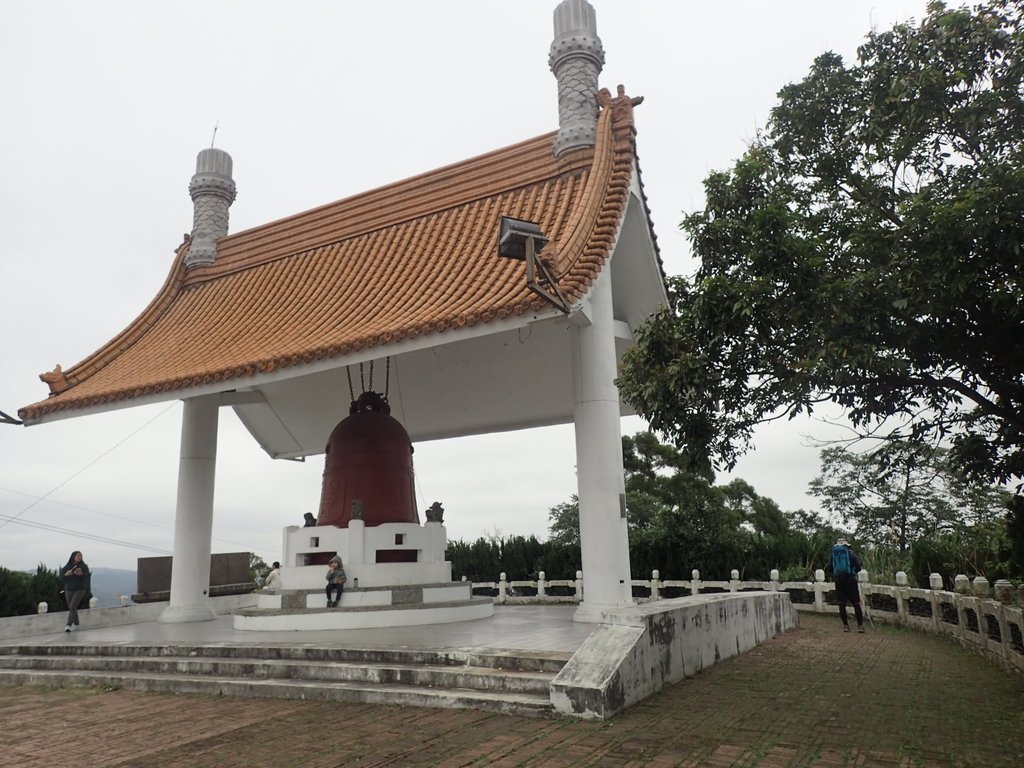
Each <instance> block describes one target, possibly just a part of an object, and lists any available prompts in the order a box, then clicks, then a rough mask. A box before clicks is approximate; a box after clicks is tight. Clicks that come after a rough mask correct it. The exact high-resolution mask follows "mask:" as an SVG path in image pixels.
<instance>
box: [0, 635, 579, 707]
mask: <svg viewBox="0 0 1024 768" xmlns="http://www.w3.org/2000/svg"><path fill="white" fill-rule="evenodd" d="M568 658H569V654H567V653H557V652H555V653H549V652H529V651H502V650H482V649H460V648H443V649H429V648H428V649H423V648H344V647H337V646H319V645H230V644H217V645H197V646H192V645H180V644H162V645H144V644H118V643H105V644H90V643H77V642H76V643H60V644H45V645H17V646H7V647H4V648H0V684H11V685H18V684H34V685H48V686H55V687H68V686H100V687H105V688H128V689H131V690H140V691H160V692H179V693H208V694H214V695H224V696H262V697H275V696H276V697H281V698H297V699H327V700H335V701H354V702H355V701H358V702H368V703H381V704H406V705H411V706H425V707H455V708H459V707H465V708H474V709H485V710H489V711H496V712H505V713H512V714H523V715H551V714H553V712H554V710H553V708H552V706H551V701H550V687H551V682H552V680H553V679H554V677H555V675H556V673H557V672H558V671H559V670H561V668H562V666H564V664H565V662H566V661H567V660H568Z"/></svg>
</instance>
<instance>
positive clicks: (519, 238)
mask: <svg viewBox="0 0 1024 768" xmlns="http://www.w3.org/2000/svg"><path fill="white" fill-rule="evenodd" d="M549 242H551V241H550V240H549V239H548V238H546V237H544V233H543V232H541V231H540V226H539V225H538V224H536V223H535V222H532V221H526V220H525V219H514V218H512V217H511V216H502V217H501V224H500V227H499V229H498V255H499V256H503V257H505V258H506V259H518V260H520V261H525V262H526V287H527V288H529V289H530V290H531V291H533V292H534V293H536V294H537V295H538V296H540V297H541V298H542V299H544V301H546V302H548V303H549V304H551V305H553V306H555V307H557V308H558V309H560V310H561V311H562V312H564V313H565V314H567V315H568V314H569V312H570V308H569V303H568V302H567V301H566V300H565V297H564V296H563V295H562V292H561V291H560V290H558V283H557V282H556V281H555V279H554V277H552V275H551V272H550V271H549V270H548V268H547V265H546V264H545V263H544V262H543V261H541V260H540V259H539V258H538V256H539V254H540V252H541V251H542V250H544V246H546V245H547V244H548V243H549ZM538 275H539V276H540V278H541V280H542V281H543V282H544V283H545V284H546V286H547V287H545V285H542V284H541V283H540V282H538V280H537V276H538Z"/></svg>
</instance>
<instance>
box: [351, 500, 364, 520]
mask: <svg viewBox="0 0 1024 768" xmlns="http://www.w3.org/2000/svg"><path fill="white" fill-rule="evenodd" d="M351 519H353V520H362V519H363V500H362V499H352V515H351Z"/></svg>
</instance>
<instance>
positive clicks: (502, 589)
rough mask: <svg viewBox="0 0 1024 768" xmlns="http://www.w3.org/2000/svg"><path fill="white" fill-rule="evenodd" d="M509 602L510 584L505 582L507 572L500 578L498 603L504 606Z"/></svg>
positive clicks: (502, 573)
mask: <svg viewBox="0 0 1024 768" xmlns="http://www.w3.org/2000/svg"><path fill="white" fill-rule="evenodd" d="M507 601H508V582H507V581H506V580H505V572H504V571H502V572H501V574H500V575H499V576H498V603H499V604H501V605H504V604H505V603H506V602H507Z"/></svg>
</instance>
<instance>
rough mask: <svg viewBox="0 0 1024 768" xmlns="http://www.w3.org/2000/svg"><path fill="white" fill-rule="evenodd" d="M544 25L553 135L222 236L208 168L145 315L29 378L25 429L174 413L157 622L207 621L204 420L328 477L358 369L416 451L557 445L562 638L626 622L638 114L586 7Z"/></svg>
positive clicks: (203, 163) (642, 287) (639, 256)
mask: <svg viewBox="0 0 1024 768" xmlns="http://www.w3.org/2000/svg"><path fill="white" fill-rule="evenodd" d="M554 17H555V37H554V41H553V43H552V46H551V53H550V58H549V64H550V67H551V70H552V72H553V73H554V74H555V77H556V79H557V81H558V99H559V125H558V128H557V130H556V131H553V132H551V133H548V134H545V135H542V136H538V137H535V138H529V139H527V140H525V141H522V142H521V143H518V144H514V145H512V146H508V147H504V148H501V149H497V150H495V151H493V152H490V153H488V154H484V155H481V156H478V157H473V158H470V159H468V160H465V161H463V162H459V163H456V164H453V165H450V166H447V167H443V168H439V169H437V170H434V171H431V172H428V173H425V174H422V175H419V176H415V177H413V178H409V179H406V180H404V181H399V182H396V183H393V184H390V185H388V186H385V187H381V188H379V189H374V190H370V191H368V192H365V193H362V194H359V195H356V196H353V197H349V198H346V199H343V200H339V201H337V202H332V203H328V204H326V205H323V206H321V207H318V208H315V209H313V210H310V211H305V212H302V213H298V214H295V215H291V216H288V217H286V218H282V219H279V220H277V221H272V222H270V223H267V224H264V225H262V226H259V227H255V228H253V229H250V230H247V231H244V232H237V233H229V231H228V210H229V206H230V205H231V203H232V202H233V200H234V198H235V184H234V181H233V180H232V161H231V158H230V157H229V156H228V154H227V153H226V152H224V151H222V150H219V149H205V150H203V151H202V152H200V154H199V157H198V161H197V168H196V174H195V175H194V176H193V177H192V182H191V184H190V187H189V191H190V194H191V196H192V199H193V201H194V205H195V213H194V222H193V228H192V231H191V233H190V235H187V236H186V238H185V241H184V242H182V243H181V245H180V246H179V247H178V248H177V250H176V254H175V257H174V261H173V263H172V264H171V266H170V272H169V274H168V276H167V279H166V282H165V283H164V285H163V287H162V288H161V290H160V291H159V293H158V294H157V295H156V297H154V299H153V300H152V302H151V303H150V304H149V306H148V307H147V308H146V309H145V310H144V311H143V312H142V314H141V315H140V316H139V317H137V318H136V319H135V320H133V321H132V322H131V323H130V324H128V326H127V327H126V328H125V329H124V330H123V331H122V332H121V333H120V334H119V335H117V336H116V337H115V338H113V339H112V340H110V341H109V342H107V343H106V344H104V345H102V346H101V347H100V348H99V349H98V350H97V351H96V352H94V353H93V354H92V355H90V356H89V357H87V358H86V359H84V360H82V361H81V362H79V363H77V364H75V365H73V366H71V367H69V368H66V369H62V368H61V367H60V366H58V367H57V368H56V369H55V370H54V371H52V372H48V373H45V374H42V375H41V376H40V378H41V379H43V380H44V381H46V382H47V383H48V384H49V387H50V395H49V397H47V398H46V399H44V400H41V401H39V402H36V403H34V404H31V405H28V406H26V407H24V408H22V409H20V410H19V416H20V418H21V419H22V420H23V421H24V423H25V424H26V425H38V424H44V423H47V422H50V421H54V420H57V419H65V418H72V417H79V416H86V415H89V414H93V413H98V412H103V411H108V410H113V409H120V408H129V407H133V406H137V405H143V404H148V403H154V402H160V401H168V400H182V401H183V403H184V411H183V417H182V434H181V458H180V463H179V476H178V491H177V494H178V498H177V505H176V520H175V535H174V554H173V563H174V565H173V570H172V580H171V596H170V604H169V606H168V607H167V609H166V610H165V611H164V613H163V615H162V617H161V621H164V622H189V621H201V620H206V619H210V618H212V617H213V613H212V611H211V610H210V608H209V607H208V605H207V598H206V593H207V590H208V587H209V583H208V573H209V560H210V552H211V530H212V520H213V514H214V509H213V506H214V504H213V499H214V495H213V489H214V478H215V465H216V457H217V425H218V414H219V409H220V408H221V407H231V408H233V409H234V411H235V413H236V414H237V415H238V417H239V418H240V420H241V421H242V423H243V424H244V425H245V427H246V428H247V429H248V431H249V432H250V433H251V435H252V436H253V438H254V439H255V440H256V441H257V442H258V443H259V445H260V446H261V447H262V448H263V449H264V450H265V451H266V452H267V454H268V455H269V456H270V457H271V458H274V459H293V458H298V457H306V456H313V455H317V454H322V453H323V452H324V446H325V444H326V442H327V437H328V435H329V433H330V431H331V429H332V428H333V427H334V425H335V424H336V423H337V422H338V421H339V420H340V419H341V418H342V416H343V415H344V414H345V413H346V412H347V408H348V404H349V400H350V383H349V382H350V376H351V375H352V371H353V370H355V369H358V368H359V366H360V364H362V365H364V366H365V365H368V364H371V363H375V364H376V376H377V381H378V382H380V381H381V380H383V379H385V377H386V380H387V382H388V385H387V386H388V397H389V401H390V404H391V409H392V413H393V414H394V415H395V416H396V417H397V418H398V419H399V420H400V421H401V422H402V424H403V425H404V426H405V428H406V430H407V431H408V433H409V436H410V438H411V439H412V440H413V441H414V442H415V441H423V440H435V439H443V438H448V437H455V436H460V435H469V434H479V433H487V432H496V431H506V430H517V429H524V428H528V427H535V426H541V425H550V424H559V423H567V422H572V423H573V424H574V426H575V434H576V452H577V456H576V463H577V472H578V482H579V494H578V495H579V505H580V525H581V539H582V559H583V571H584V578H585V586H584V599H583V602H582V603H581V605H580V607H579V609H578V610H577V612H576V615H575V618H576V619H577V620H578V621H590V622H599V621H601V619H602V616H603V615H604V614H605V613H606V612H608V611H611V610H615V609H617V608H621V607H623V606H626V605H628V604H630V603H631V602H632V598H631V588H630V569H629V553H628V541H627V527H626V513H627V510H626V508H625V496H624V485H623V472H622V455H621V441H620V438H621V436H620V417H621V416H622V415H626V414H628V413H629V409H628V407H627V406H626V405H624V404H623V403H621V402H620V400H619V396H618V392H617V390H616V387H615V378H616V371H617V363H618V360H619V359H620V357H621V354H622V353H623V351H624V350H625V349H627V348H628V347H629V346H630V345H631V343H632V332H633V329H635V328H636V327H637V326H638V324H640V323H641V322H643V320H644V319H645V318H646V317H648V316H649V315H650V314H651V313H652V312H654V311H655V310H656V309H657V308H658V307H659V306H660V305H662V304H663V303H664V302H665V299H666V295H665V287H664V281H663V273H662V269H661V264H660V259H659V256H658V250H657V246H656V241H655V236H654V233H653V229H652V224H651V221H650V217H649V215H648V209H647V206H646V202H645V197H644V192H643V186H642V184H641V176H640V169H639V165H638V162H637V153H636V141H635V138H636V130H635V126H634V119H633V107H634V106H635V105H636V104H637V103H639V101H640V99H636V98H630V97H629V96H627V95H626V94H625V92H624V89H623V88H622V86H619V87H618V88H617V94H614V95H613V94H612V93H611V92H610V91H609V90H608V89H599V87H598V75H599V73H600V71H601V67H602V64H603V61H604V52H603V49H602V46H601V41H600V39H599V38H598V36H597V31H596V22H595V17H594V11H593V8H592V7H591V6H590V5H589V3H587V2H586V0H563V2H561V3H560V4H559V5H558V6H557V8H556V10H555V14H554ZM503 221H505V223H506V225H508V224H511V226H512V231H511V232H506V235H507V236H506V238H505V240H504V247H503V248H502V249H501V252H499V237H500V235H501V233H502V225H503ZM516 227H518V229H516ZM516 248H518V250H516ZM353 367H354V368H353ZM499 460H500V459H499V458H498V457H495V461H499ZM525 480H526V479H524V478H513V477H510V478H509V482H510V483H513V482H523V481H525Z"/></svg>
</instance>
